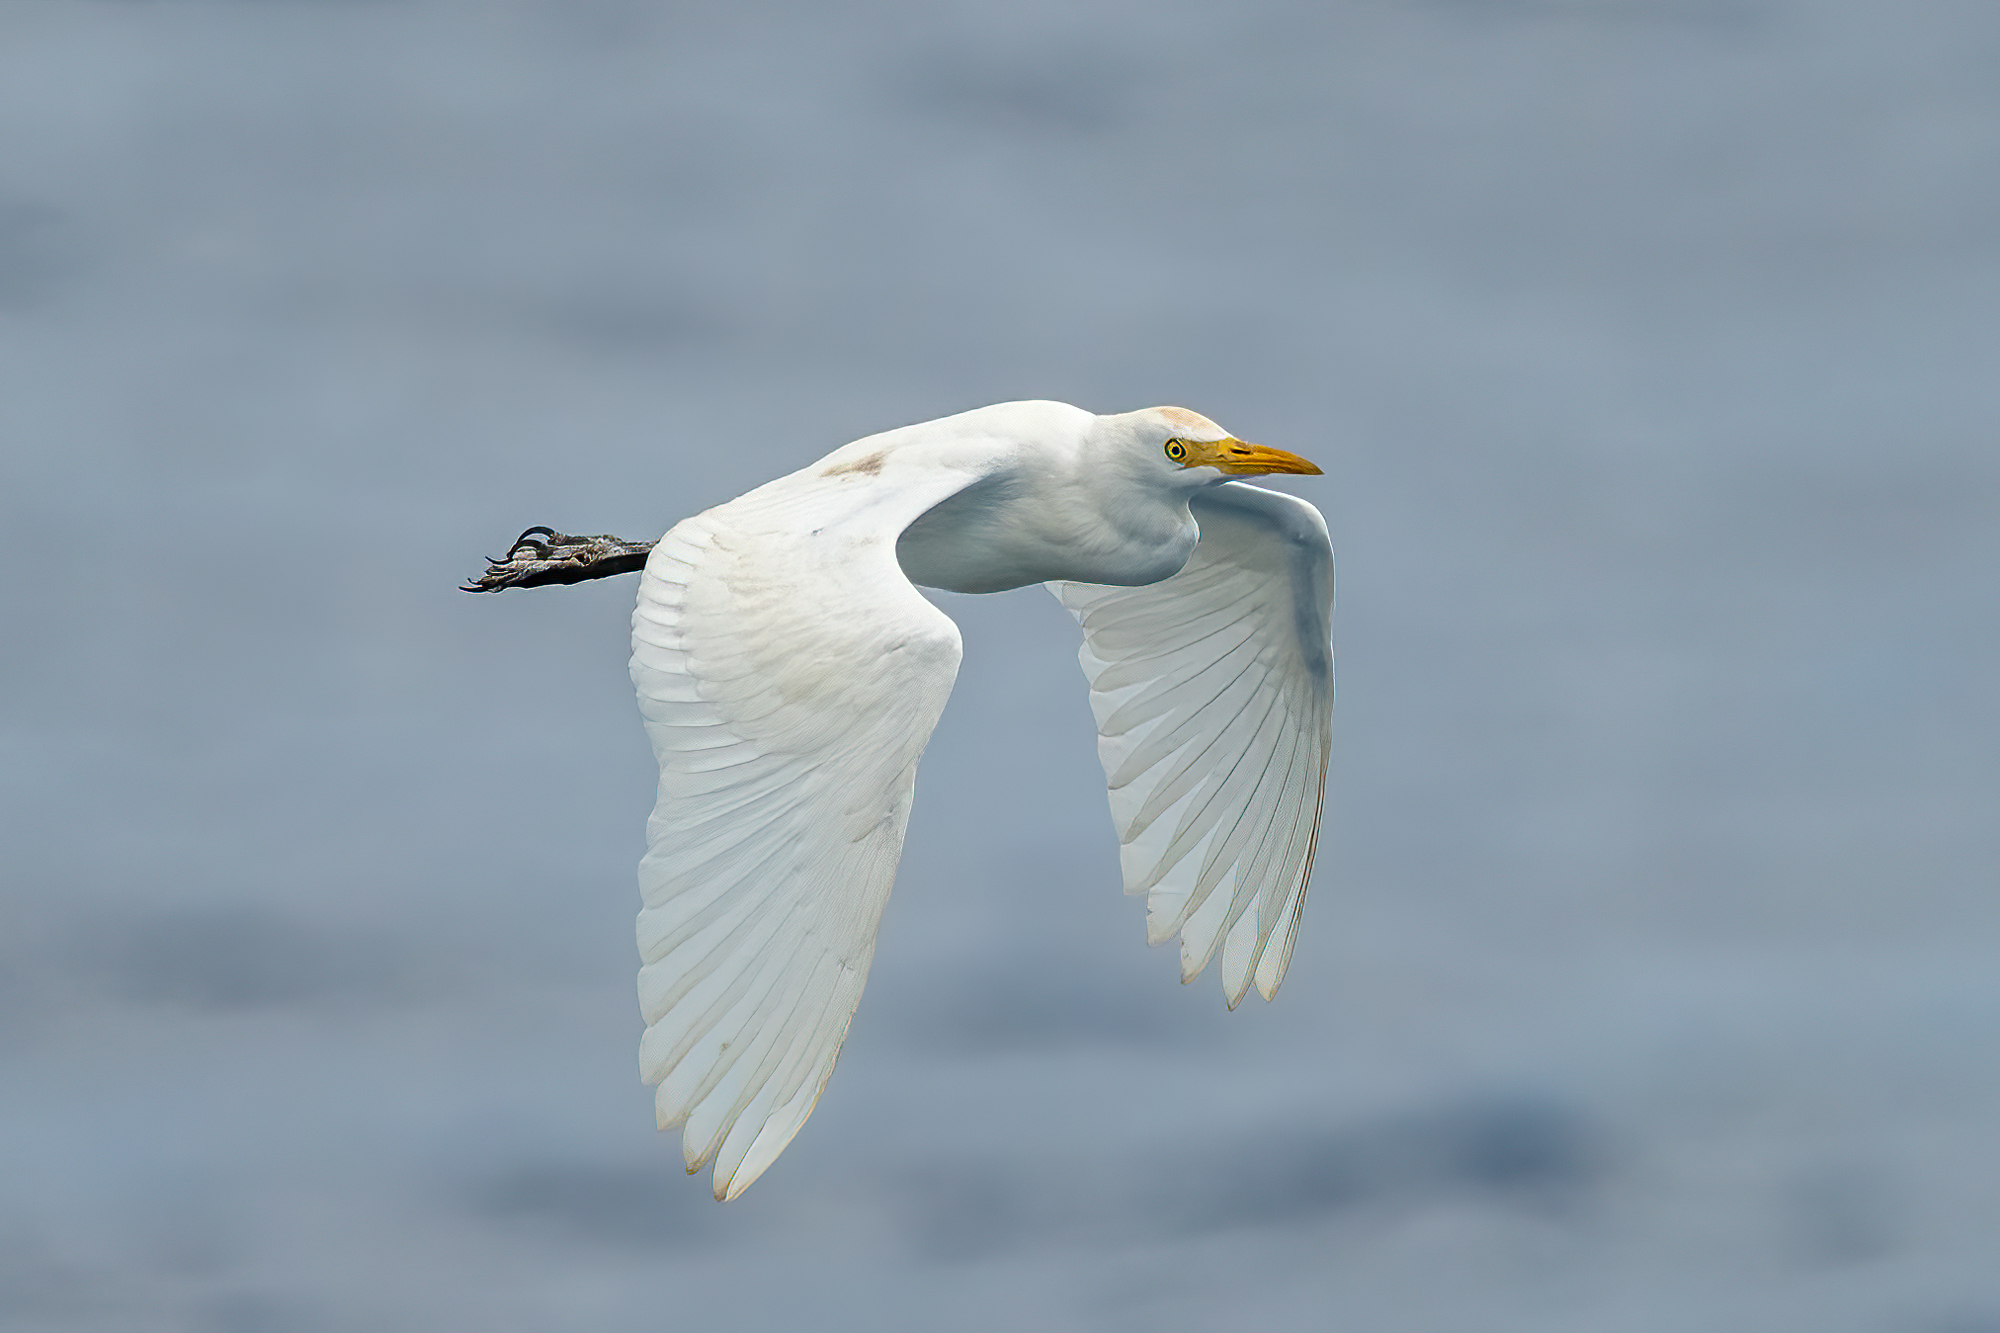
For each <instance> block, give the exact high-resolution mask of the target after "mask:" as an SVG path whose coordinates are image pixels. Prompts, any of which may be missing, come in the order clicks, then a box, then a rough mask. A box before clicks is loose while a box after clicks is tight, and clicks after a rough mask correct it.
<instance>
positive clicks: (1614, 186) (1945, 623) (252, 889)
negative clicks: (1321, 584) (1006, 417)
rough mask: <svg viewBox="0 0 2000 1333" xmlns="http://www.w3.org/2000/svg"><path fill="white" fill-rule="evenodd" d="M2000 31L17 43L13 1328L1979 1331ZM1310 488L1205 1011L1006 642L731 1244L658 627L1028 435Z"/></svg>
mask: <svg viewBox="0 0 2000 1333" xmlns="http://www.w3.org/2000/svg"><path fill="white" fill-rule="evenodd" d="M1996 68H2000V11H1996V10H1995V9H1994V8H1993V7H1992V6H1990V5H1987V4H1983V3H1970V2H1968V3H1958V4H1952V3H1936V4H1930V3H1925V4H1915V5H1902V4H1887V3H1860V2H1858V0H1857V2H1853V3H1847V2H1843V0H1823V2H1819V3H1807V2H1806V0H1793V2H1791V3H1782V2H1780V0H1510V2H1507V3H1501V2H1500V0H1494V2H1493V3H1447V2H1446V0H1432V2H1430V3H1390V2H1389V0H1354V2H1352V3H1342V4H1331V5H1305V4H1283V3H1241V4H1232V5H1228V6H1222V5H1211V6H1194V5H1183V6H1163V5H1143V6H1142V5H1136V4H1132V5H1119V4H1105V5H1095V6H1081V7H1078V6H1060V5H1046V6H1042V7H1036V6H1034V5H1015V6H1007V7H1001V6H973V5H957V6H936V7H931V6H902V5H893V4H872V5H868V4H861V5H843V6H835V7H823V6H808V5H797V6H789V7H788V6H785V5H775V4H774V5H759V6H739V7H736V8H733V9H727V8H722V7H695V6H678V5H654V4H646V3H639V2H638V0H631V2H630V3H618V2H614V0H589V2H587V3H586V2H584V0H572V2H570V3H554V2H553V0H551V2H550V3H544V4H527V3H511V2H510V3H497V2H483V3H477V4H474V3H469V2H468V3H461V4H448V3H407V4H404V3H330V2H329V3H293V4H283V5H280V4H251V3H151V4H137V3H84V2H82V0H69V2H62V3H58V2H55V0H50V2H49V3H42V4H16V5H11V6H8V7H7V8H6V9H5V10H4V12H0V128H4V132H3V133H0V543H4V548H3V549H4V551H5V553H6V561H7V568H8V574H7V577H6V579H5V581H4V589H0V599H4V600H0V617H4V619H0V625H4V630H0V636H4V640H3V641H4V648H5V651H4V652H0V682H3V683H4V690H3V691H0V699H4V703H0V747H4V763H0V840H4V874H0V1327H6V1328H15V1327H19V1328H44V1327H55V1328H79V1329H92V1330H99V1329H102V1330H124V1329H154V1328H161V1329H181V1328H185V1329H213V1330H219V1331H222V1330H226V1331H229V1333H251V1331H255V1330H288V1329H331V1328H352V1327H368V1328H384V1329H412V1330H419V1329H420V1330H446V1329H459V1328H465V1329H473V1328H477V1329H481V1330H493V1329H517V1328H518V1329H523V1330H527V1329H545V1328H587V1329H595V1328H603V1329H628V1328H632V1329H636V1328H642V1327H643V1328H659V1327H696V1326H706V1327H715V1328H730V1329H766V1328H769V1329H777V1328H796V1327H807V1326H810V1327H835V1328H855V1329H869V1330H878V1329H903V1328H907V1329H938V1328H952V1329H1015V1328H1047V1329H1126V1328H1130V1329H1135V1330H1136V1329H1145V1330H1148V1333H1161V1331H1164V1330H1173V1329H1182V1328H1186V1329H1207V1328H1215V1327H1234V1326H1252V1325H1259V1326H1267V1327H1332V1328H1344V1329H1385V1330H1388V1329H1426V1330H1428V1329H1466V1330H1475V1329H1476V1330H1491V1329H1496V1328H1505V1329H1523V1330H1536V1331H1538V1333H1539V1331H1541V1330H1578V1331H1579V1333H1584V1331H1588V1333H1605V1331H1606V1330H1661V1331H1662V1333H1666V1331H1668V1330H1672V1331H1674V1333H1679V1331H1681V1330H1687V1329H1711V1328H1735V1329H1758V1330H1793V1329H1797V1330H1814V1331H1815V1333H1819V1331H1821V1330H1860V1331H1867V1333H1876V1331H1880V1333H1984V1331H1987V1330H1995V1329H2000V1278H1996V1276H1995V1274H1996V1273H2000V1263H1996V1262H1995V1260H1996V1255H2000V1142H1996V1138H2000V1135H1997V1134H1996V1126H2000V1041H1996V1033H2000V895H1996V893H1995V887H1996V884H1995V881H1996V873H1995V870H1996V864H2000V818H1996V816H1995V812H1996V810H2000V760H1996V739H2000V737H1996V733H1997V732H2000V727H1996V720H2000V719H1996V713H1997V712H2000V706H1996V703H1995V692H1994V690H1993V688H1992V684H1991V681H1992V677H1993V664H1994V661H1995V656H1996V651H2000V615H1996V610H2000V596H1997V595H1996V594H1997V593H2000V588H1996V583H2000V447H1996V440H1997V439H2000V432H1997V431H1996V428H2000V374H1996V373H1995V372H1994V368H1995V366H1996V365H2000V321H1996V319H1995V315H1994V312H1995V310H1996V309H2000V80H1996V79H1995V77H1994V71H1995V70H1996ZM1031 396H1032V397H1054V398H1062V399H1066V400H1069V401H1073V402H1076V403H1079V404H1081V405H1083V406H1086V407H1090V408H1093V409H1096V410H1103V411H1116V410H1125V409H1128V408H1131V407H1136V406H1142V405H1146V404H1150V403H1178V404H1181V405H1184V406H1188V407H1192V408H1194V409H1196V410H1198V411H1201V412H1203V413H1205V414H1207V415H1209V416H1212V417H1214V418H1216V419H1217V420H1219V421H1221V422H1222V423H1223V424H1225V425H1226V426H1228V427H1229V428H1231V429H1232V430H1233V431H1235V432H1236V433H1237V434H1240V435H1243V436H1245V437H1247V438H1251V439H1258V440H1264V441H1268V442H1270V443H1273V444H1277V445H1281V446H1283V447H1286V448H1291V449H1296V450H1298V451H1299V452H1302V453H1305V454H1307V455H1308V456H1310V457H1313V458H1315V459H1316V460H1318V461H1319V462H1320V463H1322V464H1323V465H1324V466H1325V468H1326V471H1327V475H1326V477H1324V478H1317V479H1300V480H1299V482H1298V483H1297V484H1296V485H1294V486H1291V487H1290V489H1293V490H1295V491H1296V492H1297V493H1299V494H1303V495H1306V496H1308V497H1309V498H1311V499H1312V500H1314V501H1315V502H1316V503H1318V504H1319V505H1320V506H1321V507H1322V508H1323V509H1324V510H1325V511H1326V512H1327V515H1328V518H1329V520H1330V522H1331V524H1332V527H1333V530H1334V533H1335V544H1336V547H1337V549H1338V551H1339V553H1340V560H1341V606H1340V612H1339V617H1338V630H1337V634H1338V639H1339V645H1340V650H1341V702H1340V709H1339V713H1338V716H1337V719H1336V776H1335V781H1334V783H1333V787H1332V790H1331V792H1330V811H1329V813H1330V830H1331V831H1330V836H1329V837H1328V839H1327V841H1326V843H1325V846H1324V850H1323V853H1322V857H1321V861H1320V868H1319V873H1318V878H1317V887H1316V889H1315V892H1314V898H1313V901H1312V905H1311V907H1310V909H1309V910H1308V912H1307V914H1306V921H1305V928H1304V931H1303V933H1302V935H1301V938H1300V942H1299V946H1298V951H1297V954H1296V956H1295V960H1294V963H1293V968H1292V973H1291V977H1290V979H1289V980H1288V982H1287V984H1286V987H1285V990H1284V992H1283V993H1282V994H1281V995H1280V996H1279V998H1278V1001H1277V1002H1276V1003H1275V1004H1274V1005H1271V1006H1268V1007H1266V1006H1264V1005H1262V1004H1260V1003H1254V1002H1253V1003H1251V1004H1246V1006H1245V1007H1244V1008H1243V1009H1242V1010H1240V1011H1239V1012H1237V1013H1236V1014H1233V1015H1231V1014H1226V1013H1224V1012H1223V1009H1222V1005H1221V1003H1220V999H1219V996H1218V994H1217V987H1216V985H1215V984H1214V981H1213V979H1212V978H1208V977H1204V978H1203V979H1202V980H1201V981H1200V982H1198V983H1197V984H1195V985H1193V986H1190V987H1188V988H1186V989H1182V988H1179V987H1177V986H1175V984H1174V977H1175V975H1176V966H1175V960H1174V959H1173V957H1172V956H1171V953H1170V951H1165V952H1149V951H1148V950H1147V949H1146V948H1145V947H1144V944H1143V931H1142V927H1141V915H1142V909H1141V907H1140V905H1139V904H1137V903H1136V902H1132V901H1128V900H1125V899H1123V898H1121V897H1120V895H1119V894H1118V892H1117V887H1116V873H1115V855H1114V847H1113V840H1112V836H1111V833H1110V829H1109V821H1108V818H1107V816H1106V814H1105V811H1104V808H1103V796H1102V792H1101V790H1100V785H1099V784H1100V776H1099V773H1098V770H1097V768H1096V764H1095V760H1094V755H1093V746H1092V738H1091V733H1090V724H1089V714H1088V709H1087V707H1086V703H1085V697H1084V688H1083V683H1082V680H1081V677H1080V675H1079V673H1078V672H1077V670H1076V667H1075V663H1074V660H1073V646H1074V640H1075V630H1074V627H1073V626H1072V625H1071V624H1070V623H1069V621H1068V618H1067V617H1066V616H1065V615H1064V614H1063V613H1062V611H1061V610H1060V608H1059V607H1058V606H1056V604H1055V603H1054V602H1053V601H1052V600H1051V599H1049V598H1048V597H1046V596H1045V595H1044V594H1041V593H1039V592H1035V591H1029V592H1024V593H1019V594H1013V595H1008V596H1002V597H993V598H964V597H956V598H952V597H947V598H945V599H944V602H945V604H946V606H947V609H948V610H949V611H950V612H951V614H952V615H954V616H955V617H956V618H958V620H959V621H960V623H961V625H962V627H963V629H964V633H965V639H966V656H965V668H964V671H963V673H962V674H961V677H960V682H959V686H958V690H957V694H956V696H955V698H954V700H953V703H952V706H951V709H950V711H949V712H948V714H947V716H946V718H945V720H944V723H943V725H942V726H941V727H940V729H939V731H938V734H937V738H936V740H935V742H934V744H933V746H932V749H931V751H930V754H929V756H928V757H927V758H926V760H925V764H924V770H923V774H922V779H921V782H920V796H919V800H918V805H917V812H916V817H915V820H914V822H913V824H912V832H911V837H910V843H909V847H908V852H907V855H906V857H905V861H904V867H903V875H902V879H901V882H900V885H899V888H898V890H897V897H896V900H895V902H894V904H893V905H892V907H891V908H890V911H889V914H888V918H887V920H886V923H885V926H884V932H883V939H882V947H881V952H880V954H879V957H878V961H877V965H876V968H875V974H874V979H873V982H872V985H871V987H870V991H869V994H868V996H867V998H866V999H865V1000H864V1002H863V1004H862V1008H861V1012H860V1015H859V1017H858V1019H857V1021H856V1024H855V1027H854V1029H853V1035H852V1038H851V1040H850V1041H849V1043H848V1049H847V1053H846V1057H845V1059H844V1060H843V1062H842V1065H841V1068H840V1071H839V1072H838V1073H837V1074H836V1076H835V1077H834V1079H833V1082H832V1083H831V1084H830V1086H829V1088H828V1091H827V1095H826V1097H825V1099H824V1101H823V1102H822V1103H821V1106H820V1109H819V1111H818V1113H817V1114H816V1115H815V1117H814V1119H813V1120H812V1122H811V1123H810V1124H809V1125H808V1126H807V1127H806V1130H805V1132H804V1133H803V1134H802V1135H801V1136H800V1138H799V1139H798V1140H797V1142H796V1143H795V1144H794V1145H793V1146H792V1148H791V1149H790V1150H789V1151H788V1152H787V1153H786V1155H785V1156H784V1158H783V1159H782V1160H781V1161H780V1162H779V1164H778V1165H777V1166H776V1167H775V1168H774V1169H773V1170H772V1171H771V1172H770V1174H768V1175H767V1176H766V1177H765V1178H764V1179H763V1180H762V1181H761V1182H759V1184H758V1185H757V1186H756V1187H755V1188H753V1189H752V1190H751V1191H750V1192H749V1194H747V1195H746V1196H745V1197H744V1198H743V1199H742V1200H741V1201H739V1202H738V1203H735V1204H732V1205H729V1206H728V1207H721V1206H718V1205H716V1204H715V1203H713V1202H712V1201H711V1200H710V1199H709V1197H708V1193H707V1189H706V1187H705V1182H703V1181H693V1180H686V1179H683V1178H682V1177H681V1175H680V1172H679V1170H678V1157H679V1153H678V1149H677V1145H676V1143H675V1142H674V1141H673V1140H672V1139H670V1138H666V1137H661V1136H656V1135H655V1134H654V1132H653V1130H652V1127H651V1111H650V1098H649V1096H648V1095H647V1093H646V1091H645V1090H644V1089H642V1088H641V1087H639V1085H638V1083H637V1079H636V1075H635V1072H634V1058H633V1050H634V1042H635V1040H636V1037H637V1034H638V1030H639V1023H638V1017H637V1014H636V1011H635V1006H634V1002H633V996H632V974H633V971H634V967H635V965H636V960H635V958H634V955H633V949H632V943H631V915H632V912H633V911H634V909H635V907H636V894H635V891H634V887H633V865H634V863H635V861H636V859H637V856H638V853H639V850H640V845H641V837H642V827H643V821H644V816H645V813H646V810H647V809H648V807H649V806H650V803H651V799H652V790H651V787H652V774H651V760H650V756H649V755H648V753H647V750H646V746H645V742H644V739H643V737H642V735H641V732H640V729H639V725H638V719H637V717H636V713H635V710H634V708H633V705H632V703H631V700H630V697H629V687H628V684H627V682H626V679H625V665H624V661H625V652H626V650H625V635H626V623H625V622H626V615H627V608H628V606H629V600H630V597H631V595H632V586H631V581H630V580H621V581H619V582H616V583H611V584H601V585H591V586H584V587H578V588H573V589H561V590H549V591H542V592H537V593H529V594H518V595H509V596H507V597H504V598H474V597H469V596H465V595H463V594H460V593H458V592H456V591H454V585H455V584H456V583H457V582H459V581H460V580H461V579H463V578H464V577H466V576H467V575H469V574H471V573H473V572H475V571H476V570H477V569H478V567H479V563H480V562H479V557H480V556H481V555H482V554H484V553H487V552H497V551H498V550H499V549H500V547H501V546H502V545H504V543H505V542H506V541H507V539H508V538H510V537H511V536H512V534H513V533H514V532H515V531H517V530H518V529H520V528H523V527H525V526H527V525H529V524H531V523H548V524H553V525H555V526H557V527H560V528H563V529H565V530H568V531H588V532H600V531H601V532H617V533H620V534H623V535H627V536H634V537H637V536H646V535H652V534H656V533H658V532H660V531H662V530H664V529H665V528H666V527H667V526H668V525H669V524H670V523H671V522H673V521H674V520H675V519H677V518H679V517H681V516H682V515H684V514H687V513H689V512H692V511H694V510H696V509H699V508H702V507H704V506H706V505H709V504H712V503H715V502H717V501H720V500H722V499H726V498H728V497H729V496H731V495H734V494H736V493H738V492H740V491H742V490H744V489H747V488H748V487H750V486H751V485H754V484H756V483H758V482H760V481H762V480H765V479H766V478H768V477H770V476H773V475H776V474H777V473H779V472H782V471H786V470H789V469H791V468H793V467H795V466H798V465H800V464H801V463H803V462H805V461H807V460H809V459H811V458H813V457H816V456H817V455H818V454H820V453H823V452H825V451H826V450H827V449H829V448H832V447H833V446H835V445H837V444H840V443H842V442H843V441H845V440H847V439H850V438H853V437H855V436H858V435H861V434H865V433H868V432H871V431H874V430H878V429H883V428H886V427H889V426H894V425H898V424H902V423H904V422H908V421H913V420H920V419H923V418H927V417H931V416H936V415H940V414H943V413H945V412H949V411H954V410H958V409H961V408H965V407H970V406H974V405H977V404H980V403H985V402H992V401H999V400H1003V399H1008V398H1016V397H1031Z"/></svg>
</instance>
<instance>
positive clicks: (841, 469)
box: [820, 449, 889, 477]
mask: <svg viewBox="0 0 2000 1333" xmlns="http://www.w3.org/2000/svg"><path fill="white" fill-rule="evenodd" d="M888 456H889V451H888V450H886V449H878V450H876V451H875V452H874V453H872V454H869V455H868V456H867V457H865V458H857V459H855V460H854V461H853V462H851V463H835V464H834V465H833V466H832V467H830V468H828V469H827V470H826V471H824V472H822V473H820V475H821V476H822V477H838V476H843V475H846V474H848V473H854V474H856V475H859V476H863V477H873V476H875V475H877V474H878V473H880V472H881V471H882V460H884V459H886V458H887V457H888Z"/></svg>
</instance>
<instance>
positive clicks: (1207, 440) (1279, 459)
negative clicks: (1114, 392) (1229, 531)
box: [1106, 407, 1320, 486]
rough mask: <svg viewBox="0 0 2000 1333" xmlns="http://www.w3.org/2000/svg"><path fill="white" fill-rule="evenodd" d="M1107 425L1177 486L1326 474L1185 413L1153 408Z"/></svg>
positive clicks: (1196, 414) (1308, 464) (1301, 460)
mask: <svg viewBox="0 0 2000 1333" xmlns="http://www.w3.org/2000/svg"><path fill="white" fill-rule="evenodd" d="M1106 420H1107V421H1112V422H1116V423H1117V425H1118V428H1119V433H1120V434H1121V435H1123V436H1125V443H1126V444H1127V446H1128V447H1129V448H1131V449H1132V450H1133V451H1134V452H1135V453H1138V454H1142V455H1144V457H1145V460H1146V463H1147V465H1148V466H1149V468H1150V469H1151V470H1152V471H1154V472H1155V473H1156V475H1158V476H1160V477H1162V478H1164V479H1168V480H1170V481H1171V483H1172V484H1175V485H1177V486H1205V485H1211V484H1213V483H1215V482H1218V481H1222V480H1225V479H1227V478H1229V477H1254V476H1258V475H1260V474H1263V473H1267V472H1295V473H1303V474H1306V475H1309V476H1317V475H1319V471H1320V470H1319V468H1318V467H1317V466H1316V465H1315V464H1313V463H1310V462H1308V461H1307V460H1305V459H1303V458H1300V457H1299V456H1298V455H1297V454H1293V453H1287V452H1286V451H1285V450H1283V449H1273V448H1271V447H1270V446H1269V445H1265V444H1249V443H1247V442H1245V441H1243V440H1239V439H1237V438H1236V437H1235V436H1233V435H1231V434H1230V433H1229V432H1228V431H1226V430H1224V429H1223V428H1222V427H1220V426H1218V425H1216V424H1215V423H1214V422H1213V421H1210V420H1209V419H1208V418H1207V417H1205V416H1202V415H1200V414H1199V413H1195V412H1190V411H1188V410H1187V409H1186V408H1184V407H1149V408H1145V409H1144V410H1142V411H1138V412H1127V413H1125V414H1124V415H1123V416H1120V417H1113V418H1107V419H1106Z"/></svg>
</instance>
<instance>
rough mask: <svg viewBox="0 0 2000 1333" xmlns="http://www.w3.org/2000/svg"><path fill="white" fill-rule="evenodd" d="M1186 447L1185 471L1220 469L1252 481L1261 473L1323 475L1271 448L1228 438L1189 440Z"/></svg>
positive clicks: (1317, 468)
mask: <svg viewBox="0 0 2000 1333" xmlns="http://www.w3.org/2000/svg"><path fill="white" fill-rule="evenodd" d="M1186 443H1187V458H1186V459H1185V460H1183V462H1182V464H1181V466H1183V467H1212V468H1219V469H1220V470H1222V471H1224V472H1227V473H1228V474H1230V475H1231V476H1234V477H1252V476H1256V475H1257V474H1258V473H1260V472H1297V473H1302V474H1304V475H1305V476H1309V477H1316V476H1319V475H1320V470H1319V467H1318V466H1317V465H1316V464H1313V463H1309V462H1307V461H1306V460H1305V459H1303V458H1300V457H1299V456H1298V455H1297V454H1288V453H1286V452H1285V451H1284V450H1283V449H1273V448H1271V447H1270V446H1269V445H1263V444H1246V443H1244V442H1243V441H1242V440H1238V439H1234V438H1232V437H1230V436H1227V435H1225V436H1223V437H1222V438H1221V439H1219V440H1188V441H1187V442H1186Z"/></svg>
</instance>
